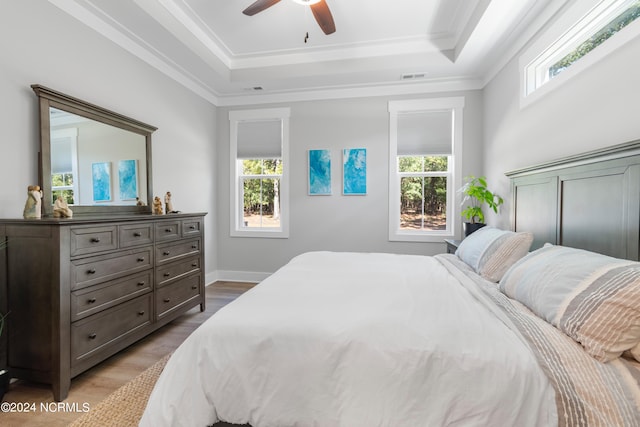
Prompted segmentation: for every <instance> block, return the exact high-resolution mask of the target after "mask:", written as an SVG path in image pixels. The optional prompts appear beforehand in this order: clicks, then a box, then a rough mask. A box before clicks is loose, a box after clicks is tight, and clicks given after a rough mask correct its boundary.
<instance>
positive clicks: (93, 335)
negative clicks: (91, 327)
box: [89, 332, 98, 340]
mask: <svg viewBox="0 0 640 427" xmlns="http://www.w3.org/2000/svg"><path fill="white" fill-rule="evenodd" d="M97 336H98V335H96V334H95V332H94V333H92V334H89V339H90V340H95V339H96V337H97Z"/></svg>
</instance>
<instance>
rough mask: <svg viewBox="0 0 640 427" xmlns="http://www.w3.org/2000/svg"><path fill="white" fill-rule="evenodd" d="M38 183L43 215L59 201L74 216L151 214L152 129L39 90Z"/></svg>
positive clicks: (50, 91) (107, 111)
mask: <svg viewBox="0 0 640 427" xmlns="http://www.w3.org/2000/svg"><path fill="white" fill-rule="evenodd" d="M31 88H32V89H33V91H34V92H35V93H36V95H37V96H38V99H39V109H40V158H39V163H40V164H39V170H38V172H39V184H40V188H41V189H42V191H43V211H44V212H43V214H44V216H52V215H53V204H54V201H55V199H56V198H57V197H58V196H60V197H62V198H63V199H65V201H66V202H67V203H68V204H69V206H70V207H71V209H72V210H73V213H74V216H75V215H104V214H147V213H151V206H152V202H153V190H152V182H151V181H152V180H151V176H152V174H151V172H152V165H151V134H152V133H153V132H154V131H156V130H157V128H156V127H154V126H151V125H148V124H146V123H142V122H140V121H137V120H135V119H132V118H130V117H126V116H123V115H121V114H118V113H115V112H113V111H110V110H107V109H104V108H102V107H99V106H97V105H93V104H90V103H88V102H85V101H82V100H80V99H77V98H74V97H72V96H69V95H65V94H63V93H60V92H57V91H54V90H52V89H49V88H46V87H44V86H41V85H37V84H34V85H32V86H31Z"/></svg>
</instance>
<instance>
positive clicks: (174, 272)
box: [155, 256, 200, 288]
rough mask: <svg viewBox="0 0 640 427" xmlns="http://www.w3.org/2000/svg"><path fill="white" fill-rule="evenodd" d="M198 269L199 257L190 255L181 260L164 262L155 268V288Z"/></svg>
mask: <svg viewBox="0 0 640 427" xmlns="http://www.w3.org/2000/svg"><path fill="white" fill-rule="evenodd" d="M199 269H200V257H199V256H196V257H191V258H189V259H185V260H183V261H178V262H173V263H171V264H165V265H163V266H161V267H157V268H156V277H155V279H156V281H155V283H156V288H159V287H161V286H165V285H167V284H168V283H171V282H173V281H175V280H177V279H180V278H181V277H183V276H186V275H187V274H191V273H194V272H196V271H198V270H199Z"/></svg>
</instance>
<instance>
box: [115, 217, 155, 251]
mask: <svg viewBox="0 0 640 427" xmlns="http://www.w3.org/2000/svg"><path fill="white" fill-rule="evenodd" d="M118 231H119V237H120V247H121V248H129V247H131V246H139V245H150V244H151V243H153V225H151V224H146V223H145V224H127V225H120V226H119V227H118Z"/></svg>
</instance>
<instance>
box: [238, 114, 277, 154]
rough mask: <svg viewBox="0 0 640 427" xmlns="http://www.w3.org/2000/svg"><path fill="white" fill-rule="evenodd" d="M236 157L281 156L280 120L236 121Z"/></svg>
mask: <svg viewBox="0 0 640 427" xmlns="http://www.w3.org/2000/svg"><path fill="white" fill-rule="evenodd" d="M237 149H238V152H237V158H238V159H277V158H280V157H282V120H279V119H278V120H261V121H246V122H238V146H237Z"/></svg>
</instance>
